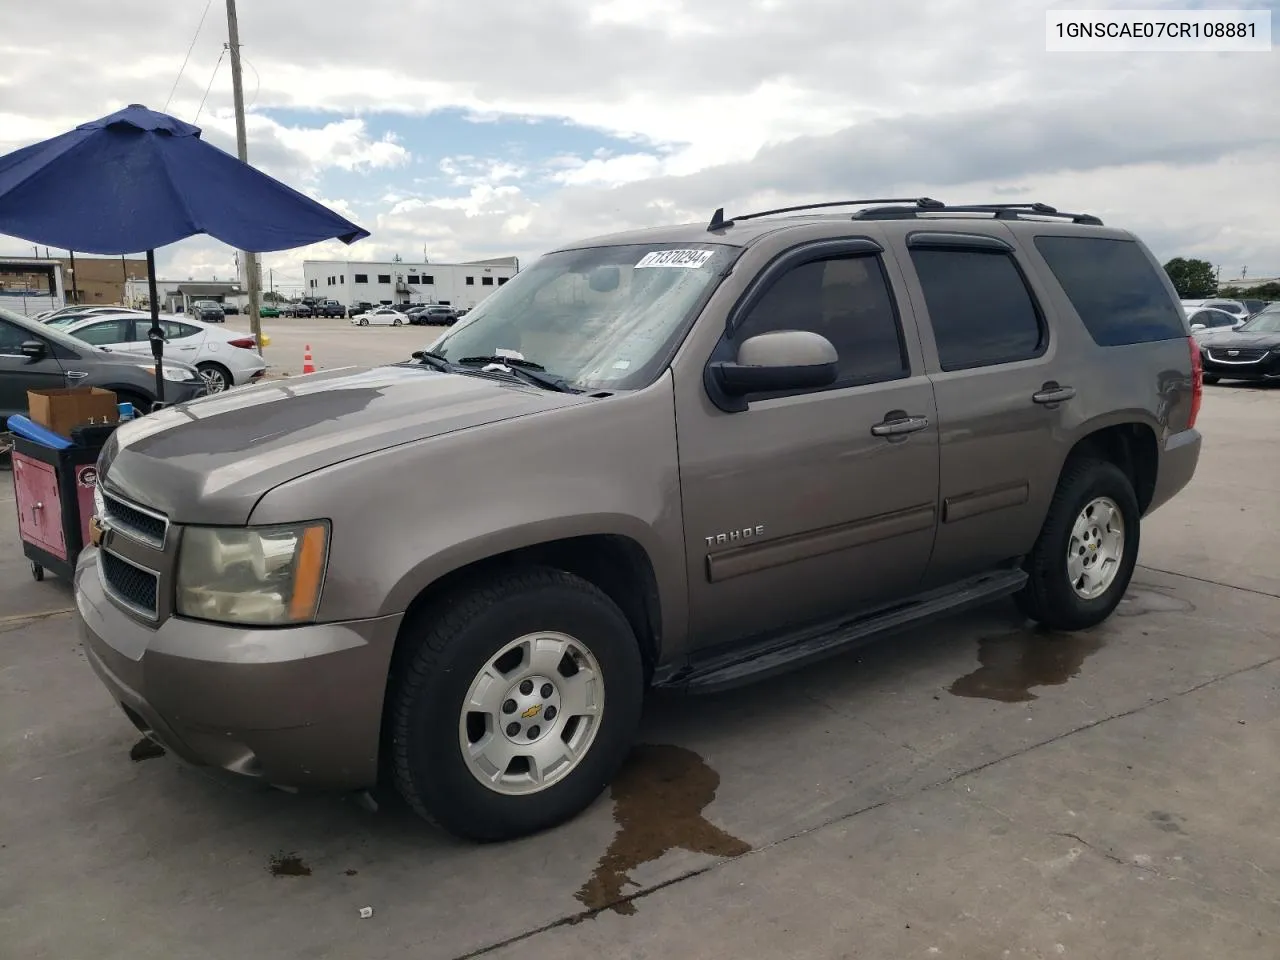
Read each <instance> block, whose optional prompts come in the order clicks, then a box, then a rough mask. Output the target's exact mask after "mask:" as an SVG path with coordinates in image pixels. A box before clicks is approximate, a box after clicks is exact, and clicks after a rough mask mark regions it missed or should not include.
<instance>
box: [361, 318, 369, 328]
mask: <svg viewBox="0 0 1280 960" xmlns="http://www.w3.org/2000/svg"><path fill="white" fill-rule="evenodd" d="M368 325H369V321H368V320H364V319H362V320H361V321H360V326H362V327H367V326H368Z"/></svg>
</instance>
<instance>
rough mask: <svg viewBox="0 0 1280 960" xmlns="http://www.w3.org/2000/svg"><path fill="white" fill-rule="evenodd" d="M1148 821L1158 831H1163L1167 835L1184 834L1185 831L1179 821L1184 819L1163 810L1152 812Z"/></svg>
mask: <svg viewBox="0 0 1280 960" xmlns="http://www.w3.org/2000/svg"><path fill="white" fill-rule="evenodd" d="M1147 819H1148V820H1150V821H1151V822H1152V823H1153V824H1155V826H1156V829H1157V830H1163V831H1164V832H1165V833H1184V832H1185V831H1184V830H1183V829H1182V827H1180V826H1179V825H1178V821H1179V820H1181V819H1182V818H1181V817H1179V816H1175V815H1174V814H1172V813H1165V812H1164V811H1163V810H1152V811H1151V812H1150V813H1148V814H1147Z"/></svg>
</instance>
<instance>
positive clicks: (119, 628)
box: [75, 547, 402, 790]
mask: <svg viewBox="0 0 1280 960" xmlns="http://www.w3.org/2000/svg"><path fill="white" fill-rule="evenodd" d="M98 556H99V554H98V550H97V549H96V548H93V547H88V548H86V549H85V550H84V552H83V553H81V555H80V560H79V562H78V564H77V566H76V575H75V597H76V621H77V627H78V629H79V632H80V638H81V641H82V643H83V646H84V649H85V654H86V656H87V658H88V660H89V663H90V665H91V666H92V667H93V669H94V671H95V672H96V673H97V675H98V677H99V679H100V680H101V681H102V682H103V684H105V685H106V687H107V690H108V691H109V692H110V693H111V695H112V697H114V698H115V700H116V702H117V703H119V704H120V705H121V707H123V708H124V711H125V713H126V715H127V716H128V717H129V719H130V720H131V721H132V722H133V724H134V725H135V726H136V727H138V729H140V730H141V731H142V732H144V733H145V734H147V735H148V736H150V737H152V738H153V739H154V740H156V741H158V742H160V743H161V744H163V745H164V746H165V747H167V748H168V749H169V750H170V751H171V752H173V753H174V754H176V755H177V756H178V757H180V758H182V759H184V760H186V761H188V762H189V763H193V764H196V765H199V766H210V767H218V768H221V769H223V770H228V771H231V772H233V773H238V774H244V775H246V776H251V777H257V778H260V779H262V780H263V781H265V782H267V783H271V784H274V785H277V786H284V787H294V788H300V789H317V790H358V789H363V788H367V787H372V786H373V785H375V784H376V782H377V775H378V746H379V738H380V732H381V726H382V702H383V693H384V691H385V689H386V683H387V672H388V669H389V666H390V662H391V651H392V647H393V646H394V644H395V638H396V633H397V631H398V630H399V627H400V621H401V619H402V617H401V616H400V615H395V616H390V617H381V618H378V619H376V620H359V621H352V622H347V623H328V624H314V625H310V626H304V627H289V628H280V629H270V630H263V629H256V628H253V627H231V626H222V625H218V624H210V623H203V622H200V621H195V620H185V619H182V618H180V617H169V618H168V619H167V620H165V621H164V622H163V623H161V624H160V625H159V626H158V627H152V626H147V625H143V624H142V623H140V622H139V621H137V620H136V619H134V618H133V617H132V616H131V615H129V614H128V613H125V612H124V611H123V610H121V609H120V608H119V607H117V606H116V605H115V604H114V603H112V602H111V600H110V599H108V597H107V595H106V593H105V591H104V590H103V586H102V581H101V579H100V577H99V573H98Z"/></svg>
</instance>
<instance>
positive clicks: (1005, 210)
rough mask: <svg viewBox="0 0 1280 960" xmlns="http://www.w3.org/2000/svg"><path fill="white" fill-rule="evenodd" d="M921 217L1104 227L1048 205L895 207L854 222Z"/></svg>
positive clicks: (873, 211) (856, 217)
mask: <svg viewBox="0 0 1280 960" xmlns="http://www.w3.org/2000/svg"><path fill="white" fill-rule="evenodd" d="M921 213H989V214H991V215H992V216H993V217H994V218H995V219H996V220H1021V219H1022V215H1023V214H1027V215H1030V216H1033V217H1058V218H1060V219H1063V220H1070V221H1071V222H1072V223H1085V224H1090V225H1092V226H1097V227H1100V226H1102V220H1100V219H1099V218H1098V217H1095V216H1094V215H1093V214H1091V213H1067V212H1066V211H1064V210H1059V209H1057V208H1056V207H1051V206H1049V205H1048V204H1047V203H970V204H962V205H960V206H947V205H945V204H939V205H938V206H936V207H932V206H931V207H922V206H919V205H917V206H909V207H908V206H893V207H872V208H871V209H869V210H859V211H857V212H856V213H855V214H854V215H853V219H854V220H913V219H915V218H916V217H917V216H919V215H920V214H921Z"/></svg>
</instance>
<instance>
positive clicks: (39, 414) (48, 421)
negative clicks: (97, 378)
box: [27, 387, 120, 440]
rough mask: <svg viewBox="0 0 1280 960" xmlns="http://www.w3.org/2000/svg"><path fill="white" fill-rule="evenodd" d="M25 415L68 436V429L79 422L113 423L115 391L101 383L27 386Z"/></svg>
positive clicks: (69, 435)
mask: <svg viewBox="0 0 1280 960" xmlns="http://www.w3.org/2000/svg"><path fill="white" fill-rule="evenodd" d="M27 416H28V417H30V418H31V420H33V421H34V422H35V423H38V424H40V426H42V427H48V428H49V429H50V430H52V431H53V432H54V433H56V434H59V435H60V436H64V437H66V438H67V439H68V440H70V439H71V431H72V430H73V429H75V428H76V427H78V426H80V425H81V424H83V423H88V422H89V421H91V420H92V421H93V422H94V423H116V422H117V421H119V419H120V410H119V409H118V408H117V407H116V395H115V393H114V392H113V391H111V390H103V389H102V388H101V387H70V388H67V389H63V390H28V391H27Z"/></svg>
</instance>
